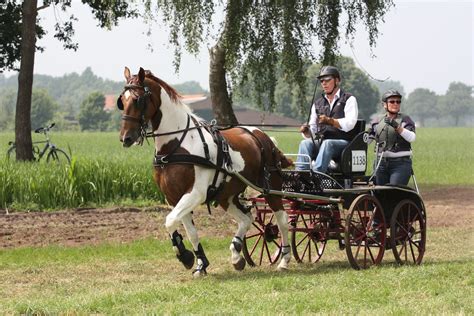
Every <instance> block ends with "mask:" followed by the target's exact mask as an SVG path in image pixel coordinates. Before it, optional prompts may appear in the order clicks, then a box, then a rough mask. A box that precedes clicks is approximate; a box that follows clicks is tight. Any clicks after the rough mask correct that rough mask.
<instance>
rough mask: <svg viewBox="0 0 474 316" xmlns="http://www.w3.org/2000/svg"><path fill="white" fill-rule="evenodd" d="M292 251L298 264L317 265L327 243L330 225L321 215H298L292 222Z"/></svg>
mask: <svg viewBox="0 0 474 316" xmlns="http://www.w3.org/2000/svg"><path fill="white" fill-rule="evenodd" d="M290 231H291V251H292V252H293V256H294V257H295V260H296V261H297V262H309V263H316V262H318V261H319V259H321V256H322V255H323V252H324V249H325V248H326V243H327V234H328V223H327V221H324V220H322V218H321V214H320V213H317V212H315V213H314V214H298V215H296V217H295V218H294V219H293V220H292V221H291V226H290Z"/></svg>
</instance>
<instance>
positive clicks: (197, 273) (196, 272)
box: [193, 270, 207, 279]
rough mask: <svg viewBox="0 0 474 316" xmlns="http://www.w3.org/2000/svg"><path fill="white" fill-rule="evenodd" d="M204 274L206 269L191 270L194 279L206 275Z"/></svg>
mask: <svg viewBox="0 0 474 316" xmlns="http://www.w3.org/2000/svg"><path fill="white" fill-rule="evenodd" d="M206 275H207V272H206V270H194V271H193V278H195V279H197V278H201V277H203V276H206Z"/></svg>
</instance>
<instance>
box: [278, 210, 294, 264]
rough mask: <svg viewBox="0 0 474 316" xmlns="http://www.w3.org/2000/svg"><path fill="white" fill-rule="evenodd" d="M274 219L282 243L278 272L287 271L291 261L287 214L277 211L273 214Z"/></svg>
mask: <svg viewBox="0 0 474 316" xmlns="http://www.w3.org/2000/svg"><path fill="white" fill-rule="evenodd" d="M275 217H276V220H277V225H278V229H279V230H280V234H281V241H282V251H281V252H282V253H281V261H280V263H279V264H278V270H287V269H288V265H289V263H290V260H291V248H290V246H289V242H288V214H287V213H286V212H285V211H278V212H275Z"/></svg>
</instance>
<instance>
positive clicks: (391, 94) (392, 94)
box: [382, 89, 402, 102]
mask: <svg viewBox="0 0 474 316" xmlns="http://www.w3.org/2000/svg"><path fill="white" fill-rule="evenodd" d="M390 97H399V98H400V99H401V98H402V95H401V94H400V92H398V91H397V90H395V89H390V90H388V91H386V92H385V93H384V94H383V95H382V102H387V100H388V98H390Z"/></svg>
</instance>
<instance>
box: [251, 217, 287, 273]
mask: <svg viewBox="0 0 474 316" xmlns="http://www.w3.org/2000/svg"><path fill="white" fill-rule="evenodd" d="M274 217H275V216H274V214H273V212H272V211H269V210H266V211H259V210H257V213H256V215H255V221H254V222H253V224H252V225H253V227H252V228H250V230H249V231H248V232H247V235H245V238H244V242H243V247H242V253H243V255H244V258H245V260H246V261H247V263H248V264H249V265H250V266H256V265H259V266H260V265H262V264H269V265H272V264H275V263H276V262H277V261H278V259H279V257H280V253H281V235H280V231H279V229H278V226H277V225H276V219H275V218H274Z"/></svg>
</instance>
